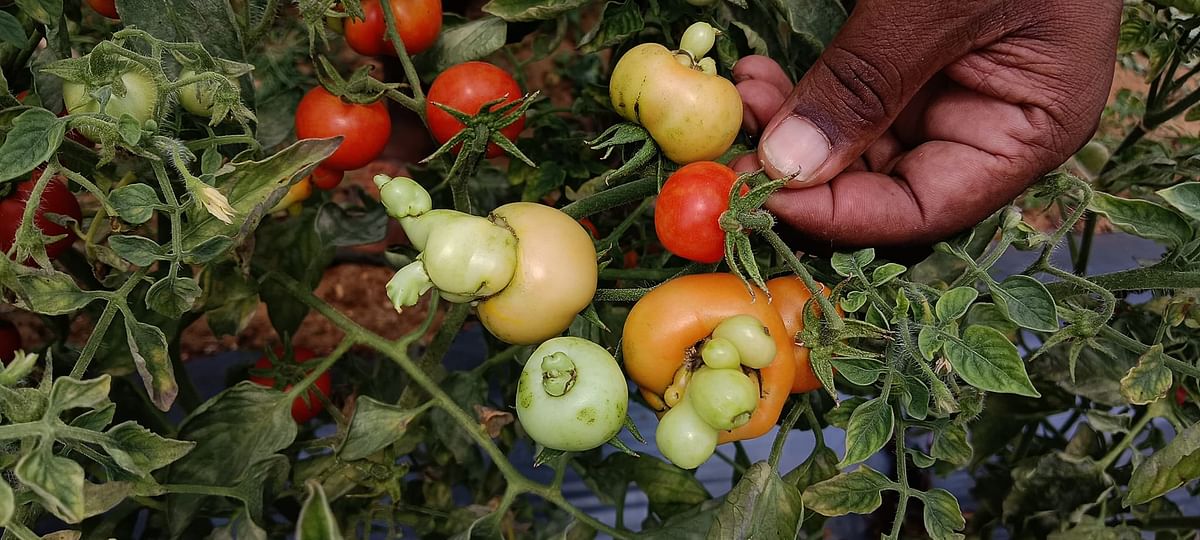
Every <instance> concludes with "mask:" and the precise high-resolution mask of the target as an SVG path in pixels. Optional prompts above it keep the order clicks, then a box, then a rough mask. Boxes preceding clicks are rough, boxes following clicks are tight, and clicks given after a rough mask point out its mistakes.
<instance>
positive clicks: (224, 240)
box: [183, 236, 382, 264]
mask: <svg viewBox="0 0 1200 540" xmlns="http://www.w3.org/2000/svg"><path fill="white" fill-rule="evenodd" d="M380 240H382V238H380ZM232 247H233V239H232V238H229V237H228V236H214V237H212V238H209V239H208V240H205V241H203V242H201V243H200V245H198V246H196V247H193V248H192V249H191V250H189V251H187V252H185V253H184V254H183V262H185V263H187V264H207V263H208V262H210V261H212V260H213V259H216V258H217V257H220V256H221V255H224V254H225V252H227V251H229V248H232Z"/></svg>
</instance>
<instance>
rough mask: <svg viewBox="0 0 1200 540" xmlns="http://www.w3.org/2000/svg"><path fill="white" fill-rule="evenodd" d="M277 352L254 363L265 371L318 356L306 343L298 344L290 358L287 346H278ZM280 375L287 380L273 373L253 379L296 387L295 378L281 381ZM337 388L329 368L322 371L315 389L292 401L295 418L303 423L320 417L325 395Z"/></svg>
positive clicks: (283, 387)
mask: <svg viewBox="0 0 1200 540" xmlns="http://www.w3.org/2000/svg"><path fill="white" fill-rule="evenodd" d="M272 353H273V355H272V356H268V355H263V356H262V357H260V358H259V359H258V361H257V362H255V363H254V369H255V370H258V371H262V372H270V371H279V370H281V369H283V367H284V366H291V365H293V364H294V365H296V366H299V365H302V364H304V363H305V362H308V361H309V360H312V359H313V358H316V356H317V355H316V353H314V352H313V351H311V350H309V349H305V348H303V347H296V348H295V349H293V350H292V355H291V357H290V358H287V357H285V354H284V349H283V347H276V348H275V349H274V350H273V351H272ZM277 379H280V380H286V378H284V377H279V376H277V375H272V374H260V375H251V376H250V382H252V383H254V384H258V385H262V386H266V387H269V388H279V390H281V391H283V392H287V391H288V390H291V389H292V382H284V383H280V382H277ZM332 390H333V377H332V376H330V375H329V372H325V373H322V374H321V375H320V376H318V377H317V379H316V380H315V381H313V384H312V389H310V390H309V391H308V392H307V393H305V394H304V395H301V396H298V397H296V399H295V400H293V401H292V409H291V411H292V418H293V419H295V420H296V423H297V424H303V423H305V422H308V421H309V420H312V419H313V418H316V417H317V415H318V414H321V411H322V410H324V407H323V406H322V405H321V396H325V397H326V398H328V397H329V396H330V393H329V392H330V391H332Z"/></svg>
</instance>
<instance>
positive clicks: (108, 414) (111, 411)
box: [71, 402, 117, 431]
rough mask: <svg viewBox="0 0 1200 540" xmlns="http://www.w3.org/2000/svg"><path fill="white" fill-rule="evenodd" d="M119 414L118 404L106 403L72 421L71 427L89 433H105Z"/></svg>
mask: <svg viewBox="0 0 1200 540" xmlns="http://www.w3.org/2000/svg"><path fill="white" fill-rule="evenodd" d="M116 414H117V404H116V403H111V402H110V403H106V404H103V405H101V406H99V407H97V408H95V409H92V410H90V411H88V412H85V413H83V414H81V415H79V416H76V417H75V418H73V419H72V420H71V426H74V427H77V428H82V429H86V430H88V431H103V430H104V428H106V427H108V425H109V424H111V423H112V421H113V417H115V416H116Z"/></svg>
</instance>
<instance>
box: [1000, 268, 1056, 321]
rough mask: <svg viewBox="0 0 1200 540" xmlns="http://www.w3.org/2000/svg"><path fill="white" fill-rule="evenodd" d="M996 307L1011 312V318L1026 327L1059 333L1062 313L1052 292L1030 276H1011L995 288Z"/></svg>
mask: <svg viewBox="0 0 1200 540" xmlns="http://www.w3.org/2000/svg"><path fill="white" fill-rule="evenodd" d="M988 288H989V289H991V291H992V298H993V299H995V301H996V305H997V306H999V307H1001V308H1002V309H1004V310H1005V311H1006V312H1007V313H1008V318H1010V319H1012V321H1013V322H1015V323H1017V324H1019V325H1021V326H1022V327H1024V328H1029V329H1031V330H1041V331H1043V332H1053V331H1055V330H1058V310H1057V308H1056V307H1055V304H1054V297H1053V296H1050V291H1048V290H1046V286H1045V285H1042V284H1041V282H1039V281H1038V280H1036V279H1033V278H1031V277H1029V276H1023V275H1015V276H1010V277H1009V278H1007V279H1005V280H1004V281H1002V282H1000V283H998V284H995V285H992V284H989V286H988Z"/></svg>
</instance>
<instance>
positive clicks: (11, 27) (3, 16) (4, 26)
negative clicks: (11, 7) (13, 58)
mask: <svg viewBox="0 0 1200 540" xmlns="http://www.w3.org/2000/svg"><path fill="white" fill-rule="evenodd" d="M26 39H28V38H27V37H25V27H23V26H21V21H18V20H17V18H16V17H14V16H13V15H12V14H11V13H9V12H7V11H0V42H4V43H7V44H9V45H12V46H13V47H17V48H21V47H24V46H25V40H26Z"/></svg>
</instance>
